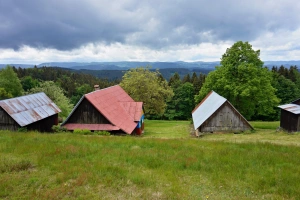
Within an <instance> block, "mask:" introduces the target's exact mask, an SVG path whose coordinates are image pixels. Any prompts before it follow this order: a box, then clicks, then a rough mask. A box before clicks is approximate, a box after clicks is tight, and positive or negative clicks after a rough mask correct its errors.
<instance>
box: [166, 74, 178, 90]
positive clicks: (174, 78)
mask: <svg viewBox="0 0 300 200" xmlns="http://www.w3.org/2000/svg"><path fill="white" fill-rule="evenodd" d="M168 84H169V86H171V87H174V85H177V86H179V85H180V84H181V80H180V76H179V74H178V73H177V72H175V73H174V74H173V76H171V77H170V80H169V83H168Z"/></svg>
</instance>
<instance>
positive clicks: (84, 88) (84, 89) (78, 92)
mask: <svg viewBox="0 0 300 200" xmlns="http://www.w3.org/2000/svg"><path fill="white" fill-rule="evenodd" d="M91 91H93V88H92V87H91V86H90V85H88V84H82V85H80V86H79V87H76V89H75V93H74V94H73V96H72V97H71V103H72V104H76V103H77V102H78V101H79V100H80V98H81V97H82V96H83V95H84V94H87V93H89V92H91Z"/></svg>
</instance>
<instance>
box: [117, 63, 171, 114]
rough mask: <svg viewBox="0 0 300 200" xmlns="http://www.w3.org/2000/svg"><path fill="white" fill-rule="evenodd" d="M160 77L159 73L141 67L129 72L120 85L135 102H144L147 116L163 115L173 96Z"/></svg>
mask: <svg viewBox="0 0 300 200" xmlns="http://www.w3.org/2000/svg"><path fill="white" fill-rule="evenodd" d="M159 75H160V73H159V71H154V72H151V71H150V70H149V67H146V68H144V67H139V68H135V69H130V70H129V71H127V72H126V73H125V74H124V76H123V78H122V81H121V83H120V86H121V87H122V88H123V89H124V90H125V91H126V92H127V93H128V94H129V95H130V96H131V97H132V98H133V99H134V100H135V101H142V102H144V108H145V113H146V114H150V115H162V114H163V113H164V111H165V108H166V101H167V100H168V99H171V98H172V96H173V91H172V89H171V88H170V87H169V86H168V83H167V82H166V81H165V80H162V79H161V78H160V76H159Z"/></svg>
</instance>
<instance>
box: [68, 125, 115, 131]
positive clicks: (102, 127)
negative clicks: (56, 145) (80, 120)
mask: <svg viewBox="0 0 300 200" xmlns="http://www.w3.org/2000/svg"><path fill="white" fill-rule="evenodd" d="M64 127H65V128H67V129H68V130H72V131H73V130H75V129H80V130H85V129H86V130H93V131H117V130H120V128H119V127H117V126H114V125H112V124H66V125H64Z"/></svg>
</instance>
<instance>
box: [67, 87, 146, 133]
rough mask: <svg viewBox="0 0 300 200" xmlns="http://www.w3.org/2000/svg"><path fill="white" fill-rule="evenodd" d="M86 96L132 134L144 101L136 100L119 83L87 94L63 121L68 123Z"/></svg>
mask: <svg viewBox="0 0 300 200" xmlns="http://www.w3.org/2000/svg"><path fill="white" fill-rule="evenodd" d="M84 98H86V99H87V100H88V101H89V102H90V103H91V104H92V105H93V106H94V107H95V108H96V109H97V110H98V111H99V112H100V113H101V114H102V115H103V116H104V117H106V119H107V120H108V121H109V122H110V123H111V124H112V125H113V126H116V127H118V128H119V129H121V130H123V131H124V132H125V133H128V134H131V133H132V132H133V130H134V129H135V127H136V126H137V121H139V120H140V118H141V116H142V105H143V103H142V102H135V101H134V100H133V99H132V98H131V97H130V96H129V95H128V94H127V93H126V92H125V91H124V90H123V89H122V88H121V87H120V86H119V85H115V86H112V87H108V88H104V89H101V90H96V91H94V92H91V93H88V94H85V95H84V96H83V97H82V98H81V99H80V101H79V102H78V103H77V104H76V106H75V107H74V109H73V111H72V112H71V113H70V115H69V116H68V118H67V119H66V120H65V121H64V122H63V123H62V125H63V126H67V125H68V120H69V118H70V116H71V115H72V114H73V113H74V111H75V110H76V109H77V107H78V106H79V105H80V103H81V102H82V100H83V99H84Z"/></svg>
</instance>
